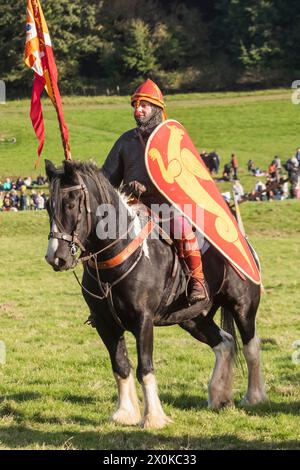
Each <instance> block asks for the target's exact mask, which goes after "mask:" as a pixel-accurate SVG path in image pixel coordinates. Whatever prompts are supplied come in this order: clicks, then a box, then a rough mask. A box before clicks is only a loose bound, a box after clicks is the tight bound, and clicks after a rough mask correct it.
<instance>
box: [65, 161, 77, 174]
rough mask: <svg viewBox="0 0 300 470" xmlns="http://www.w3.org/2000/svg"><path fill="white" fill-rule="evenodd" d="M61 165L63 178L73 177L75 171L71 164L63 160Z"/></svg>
mask: <svg viewBox="0 0 300 470" xmlns="http://www.w3.org/2000/svg"><path fill="white" fill-rule="evenodd" d="M63 165H64V170H65V176H68V177H69V178H72V177H74V173H75V170H74V165H73V164H72V162H71V161H70V160H64V163H63Z"/></svg>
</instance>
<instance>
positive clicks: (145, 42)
mask: <svg viewBox="0 0 300 470" xmlns="http://www.w3.org/2000/svg"><path fill="white" fill-rule="evenodd" d="M127 30H128V34H127V35H126V38H125V45H124V48H123V55H122V60H123V63H124V65H125V68H126V70H127V71H128V74H129V76H131V77H132V78H137V77H144V78H145V77H147V76H149V75H151V73H153V71H154V70H155V66H156V61H155V55H154V53H155V48H154V45H153V43H152V39H151V34H150V29H149V27H148V26H147V25H146V24H145V23H144V22H143V21H142V20H140V19H133V20H131V21H129V23H128V28H127Z"/></svg>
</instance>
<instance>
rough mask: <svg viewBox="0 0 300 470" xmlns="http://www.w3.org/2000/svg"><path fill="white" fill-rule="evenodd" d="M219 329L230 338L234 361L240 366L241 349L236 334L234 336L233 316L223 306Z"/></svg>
mask: <svg viewBox="0 0 300 470" xmlns="http://www.w3.org/2000/svg"><path fill="white" fill-rule="evenodd" d="M221 328H222V329H223V330H224V331H226V332H227V333H229V334H230V335H231V336H232V338H233V344H234V357H235V361H236V362H237V363H239V364H240V365H241V364H242V363H241V360H240V352H241V348H240V345H239V342H238V338H237V334H236V329H235V324H234V319H233V315H232V313H231V312H230V310H228V309H227V308H226V307H224V306H222V307H221Z"/></svg>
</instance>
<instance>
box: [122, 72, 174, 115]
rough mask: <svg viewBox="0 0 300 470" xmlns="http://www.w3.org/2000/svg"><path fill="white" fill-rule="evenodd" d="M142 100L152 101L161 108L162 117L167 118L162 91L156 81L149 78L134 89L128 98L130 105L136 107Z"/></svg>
mask: <svg viewBox="0 0 300 470" xmlns="http://www.w3.org/2000/svg"><path fill="white" fill-rule="evenodd" d="M142 100H143V101H148V102H149V103H152V104H154V105H156V106H158V107H159V108H161V109H162V115H163V119H164V120H165V119H167V115H166V105H165V102H164V97H163V95H162V92H161V91H160V89H159V88H158V86H157V85H156V83H154V82H153V81H152V80H150V79H149V78H148V79H147V80H146V81H145V82H144V83H142V85H140V86H139V87H138V88H137V89H136V90H135V92H134V93H133V95H132V96H131V99H130V101H131V105H132V106H135V107H136V106H138V105H139V102H140V101H142Z"/></svg>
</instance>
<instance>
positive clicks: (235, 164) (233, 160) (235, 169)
mask: <svg viewBox="0 0 300 470" xmlns="http://www.w3.org/2000/svg"><path fill="white" fill-rule="evenodd" d="M231 166H232V168H233V179H235V180H237V179H238V174H237V172H238V168H239V164H238V159H237V156H236V154H235V153H232V154H231Z"/></svg>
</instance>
